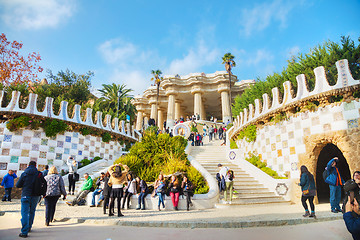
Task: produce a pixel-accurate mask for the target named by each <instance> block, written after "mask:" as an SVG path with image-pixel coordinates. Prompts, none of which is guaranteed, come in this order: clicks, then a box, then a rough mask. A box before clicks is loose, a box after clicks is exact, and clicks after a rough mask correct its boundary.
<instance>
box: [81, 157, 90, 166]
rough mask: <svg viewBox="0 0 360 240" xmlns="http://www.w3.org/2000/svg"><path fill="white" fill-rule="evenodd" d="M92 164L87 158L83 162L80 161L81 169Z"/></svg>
mask: <svg viewBox="0 0 360 240" xmlns="http://www.w3.org/2000/svg"><path fill="white" fill-rule="evenodd" d="M90 163H91V161H90V160H89V159H87V158H84V159H83V160H81V161H80V165H81V167H85V166H86V165H89V164H90Z"/></svg>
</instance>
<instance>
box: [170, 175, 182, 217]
mask: <svg viewBox="0 0 360 240" xmlns="http://www.w3.org/2000/svg"><path fill="white" fill-rule="evenodd" d="M168 188H169V190H170V197H171V201H172V203H173V206H174V210H176V211H177V210H179V209H178V204H179V196H180V191H181V185H180V182H179V179H178V178H177V177H176V176H175V175H172V176H171V180H170V183H169V186H168Z"/></svg>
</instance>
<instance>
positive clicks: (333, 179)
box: [325, 157, 345, 213]
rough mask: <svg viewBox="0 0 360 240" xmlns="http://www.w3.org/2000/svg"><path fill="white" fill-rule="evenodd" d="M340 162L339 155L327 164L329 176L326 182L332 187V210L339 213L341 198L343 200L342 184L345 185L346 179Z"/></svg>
mask: <svg viewBox="0 0 360 240" xmlns="http://www.w3.org/2000/svg"><path fill="white" fill-rule="evenodd" d="M338 162H339V158H338V157H334V158H332V159H331V160H330V161H329V162H328V164H327V167H326V169H327V173H328V177H327V178H326V180H325V182H326V183H327V184H329V188H330V205H331V212H333V213H338V212H341V210H340V200H341V186H343V185H344V183H345V182H344V180H343V179H342V178H341V176H340V173H339V169H338V168H337V166H336V165H337V164H338Z"/></svg>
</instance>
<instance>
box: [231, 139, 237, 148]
mask: <svg viewBox="0 0 360 240" xmlns="http://www.w3.org/2000/svg"><path fill="white" fill-rule="evenodd" d="M230 149H238V146H237V145H236V142H235V141H234V140H232V139H230Z"/></svg>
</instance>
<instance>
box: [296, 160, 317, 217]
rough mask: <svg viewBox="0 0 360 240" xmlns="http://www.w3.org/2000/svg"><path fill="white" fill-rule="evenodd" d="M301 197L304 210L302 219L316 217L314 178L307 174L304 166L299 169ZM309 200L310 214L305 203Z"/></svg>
mask: <svg viewBox="0 0 360 240" xmlns="http://www.w3.org/2000/svg"><path fill="white" fill-rule="evenodd" d="M299 186H301V191H302V196H301V203H302V205H303V207H304V209H305V214H304V215H303V217H316V216H315V206H314V197H315V196H316V187H315V181H314V176H313V175H312V174H311V173H310V172H309V170H308V169H307V167H306V166H304V165H302V166H301V167H300V183H299ZM307 200H309V204H310V208H311V214H310V213H309V209H308V206H307V204H306V201H307Z"/></svg>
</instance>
